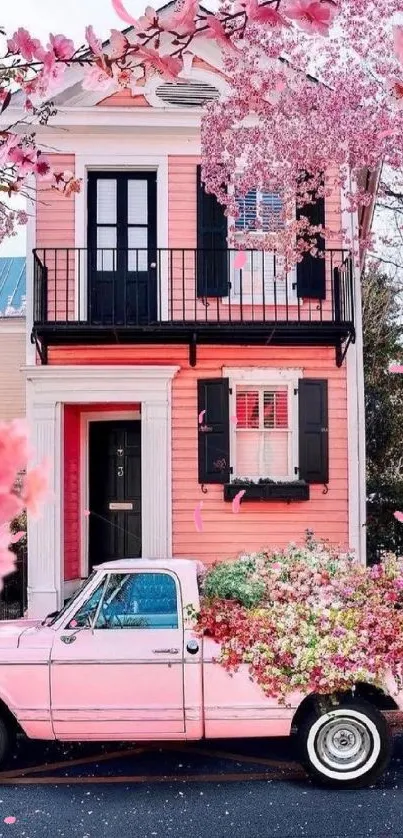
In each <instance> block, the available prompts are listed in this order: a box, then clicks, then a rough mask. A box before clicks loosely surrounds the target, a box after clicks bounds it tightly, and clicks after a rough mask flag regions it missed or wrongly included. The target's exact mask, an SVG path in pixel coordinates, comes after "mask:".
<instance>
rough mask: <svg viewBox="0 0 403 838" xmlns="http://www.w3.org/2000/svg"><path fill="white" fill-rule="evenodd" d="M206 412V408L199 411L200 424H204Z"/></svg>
mask: <svg viewBox="0 0 403 838" xmlns="http://www.w3.org/2000/svg"><path fill="white" fill-rule="evenodd" d="M205 413H206V411H205V410H201V411H200V413H199V425H202V424H203V419H204V415H205Z"/></svg>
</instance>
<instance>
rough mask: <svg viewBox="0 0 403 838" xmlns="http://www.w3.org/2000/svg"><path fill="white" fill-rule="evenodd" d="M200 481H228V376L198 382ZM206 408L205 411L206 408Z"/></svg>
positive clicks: (201, 379) (203, 379)
mask: <svg viewBox="0 0 403 838" xmlns="http://www.w3.org/2000/svg"><path fill="white" fill-rule="evenodd" d="M197 398H198V408H197V409H198V417H197V418H198V420H200V419H202V421H201V422H200V421H199V422H198V435H199V444H198V449H199V483H228V481H229V475H230V466H229V383H228V378H200V379H199V380H198V382H197ZM203 411H204V412H203Z"/></svg>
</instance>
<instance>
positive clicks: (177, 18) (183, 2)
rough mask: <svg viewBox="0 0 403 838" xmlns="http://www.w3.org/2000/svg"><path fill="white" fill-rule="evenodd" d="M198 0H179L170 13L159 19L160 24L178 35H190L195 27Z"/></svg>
mask: <svg viewBox="0 0 403 838" xmlns="http://www.w3.org/2000/svg"><path fill="white" fill-rule="evenodd" d="M198 9H199V0H180V2H177V3H175V6H174V8H173V11H172V13H171V15H168V17H166V18H164V20H161V21H160V23H161V26H162V28H163V29H165V30H166V31H171V32H176V33H177V34H178V35H190V34H191V33H192V32H194V31H195V29H196V20H195V18H196V15H197V12H198Z"/></svg>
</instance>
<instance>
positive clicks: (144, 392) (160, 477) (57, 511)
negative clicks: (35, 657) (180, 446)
mask: <svg viewBox="0 0 403 838" xmlns="http://www.w3.org/2000/svg"><path fill="white" fill-rule="evenodd" d="M23 369H24V372H25V375H26V381H27V416H28V421H29V422H30V425H31V427H32V436H33V439H32V442H33V447H34V450H35V459H36V461H37V462H41V461H43V460H45V459H48V460H49V463H50V487H49V489H50V494H49V499H48V501H47V503H46V504H45V505H44V508H43V512H42V517H41V518H39V519H37V520H34V519H33V518H32V516H28V544H29V548H28V613H29V615H30V616H35V617H37V616H43V615H44V614H46V613H49V612H50V611H54V610H55V609H57V608H60V606H61V605H62V602H63V576H64V573H63V570H64V568H63V565H64V556H63V552H64V550H63V547H64V533H63V482H64V481H63V437H64V434H63V405H64V404H84V405H86V404H88V405H89V410H88V412H89V413H90V412H91V407H90V405H91V404H94V403H98V404H99V403H102V404H110V406H111V411H113V404H114V403H115V404H125V403H126V404H128V405H129V404H133V402H135V403H140V404H141V419H142V422H143V426H142V429H143V433H142V452H141V453H142V527H143V555H144V556H146V557H150V558H169V557H170V556H171V555H172V501H171V496H172V465H171V459H172V444H171V432H172V430H171V386H172V379H173V378H174V376H175V375H176V373H177V372H178V370H179V367H178V366H160V367H157V366H149V367H148V366H140V367H129V366H125V367H122V366H116V367H114V366H83V367H79V368H77V367H62V366H61V367H54V368H49V367H24V368H23ZM99 418H100V417H99Z"/></svg>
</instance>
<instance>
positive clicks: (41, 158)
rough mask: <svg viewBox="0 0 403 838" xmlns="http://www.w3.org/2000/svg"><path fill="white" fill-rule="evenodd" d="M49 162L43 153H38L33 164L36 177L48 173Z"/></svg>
mask: <svg viewBox="0 0 403 838" xmlns="http://www.w3.org/2000/svg"><path fill="white" fill-rule="evenodd" d="M50 170H51V169H50V163H49V160H48V158H47V157H45V155H44V154H40V155H38V161H37V163H36V164H35V173H36V174H37V175H38V177H40V178H42V177H46V176H47V175H48V174H49V173H50Z"/></svg>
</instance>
